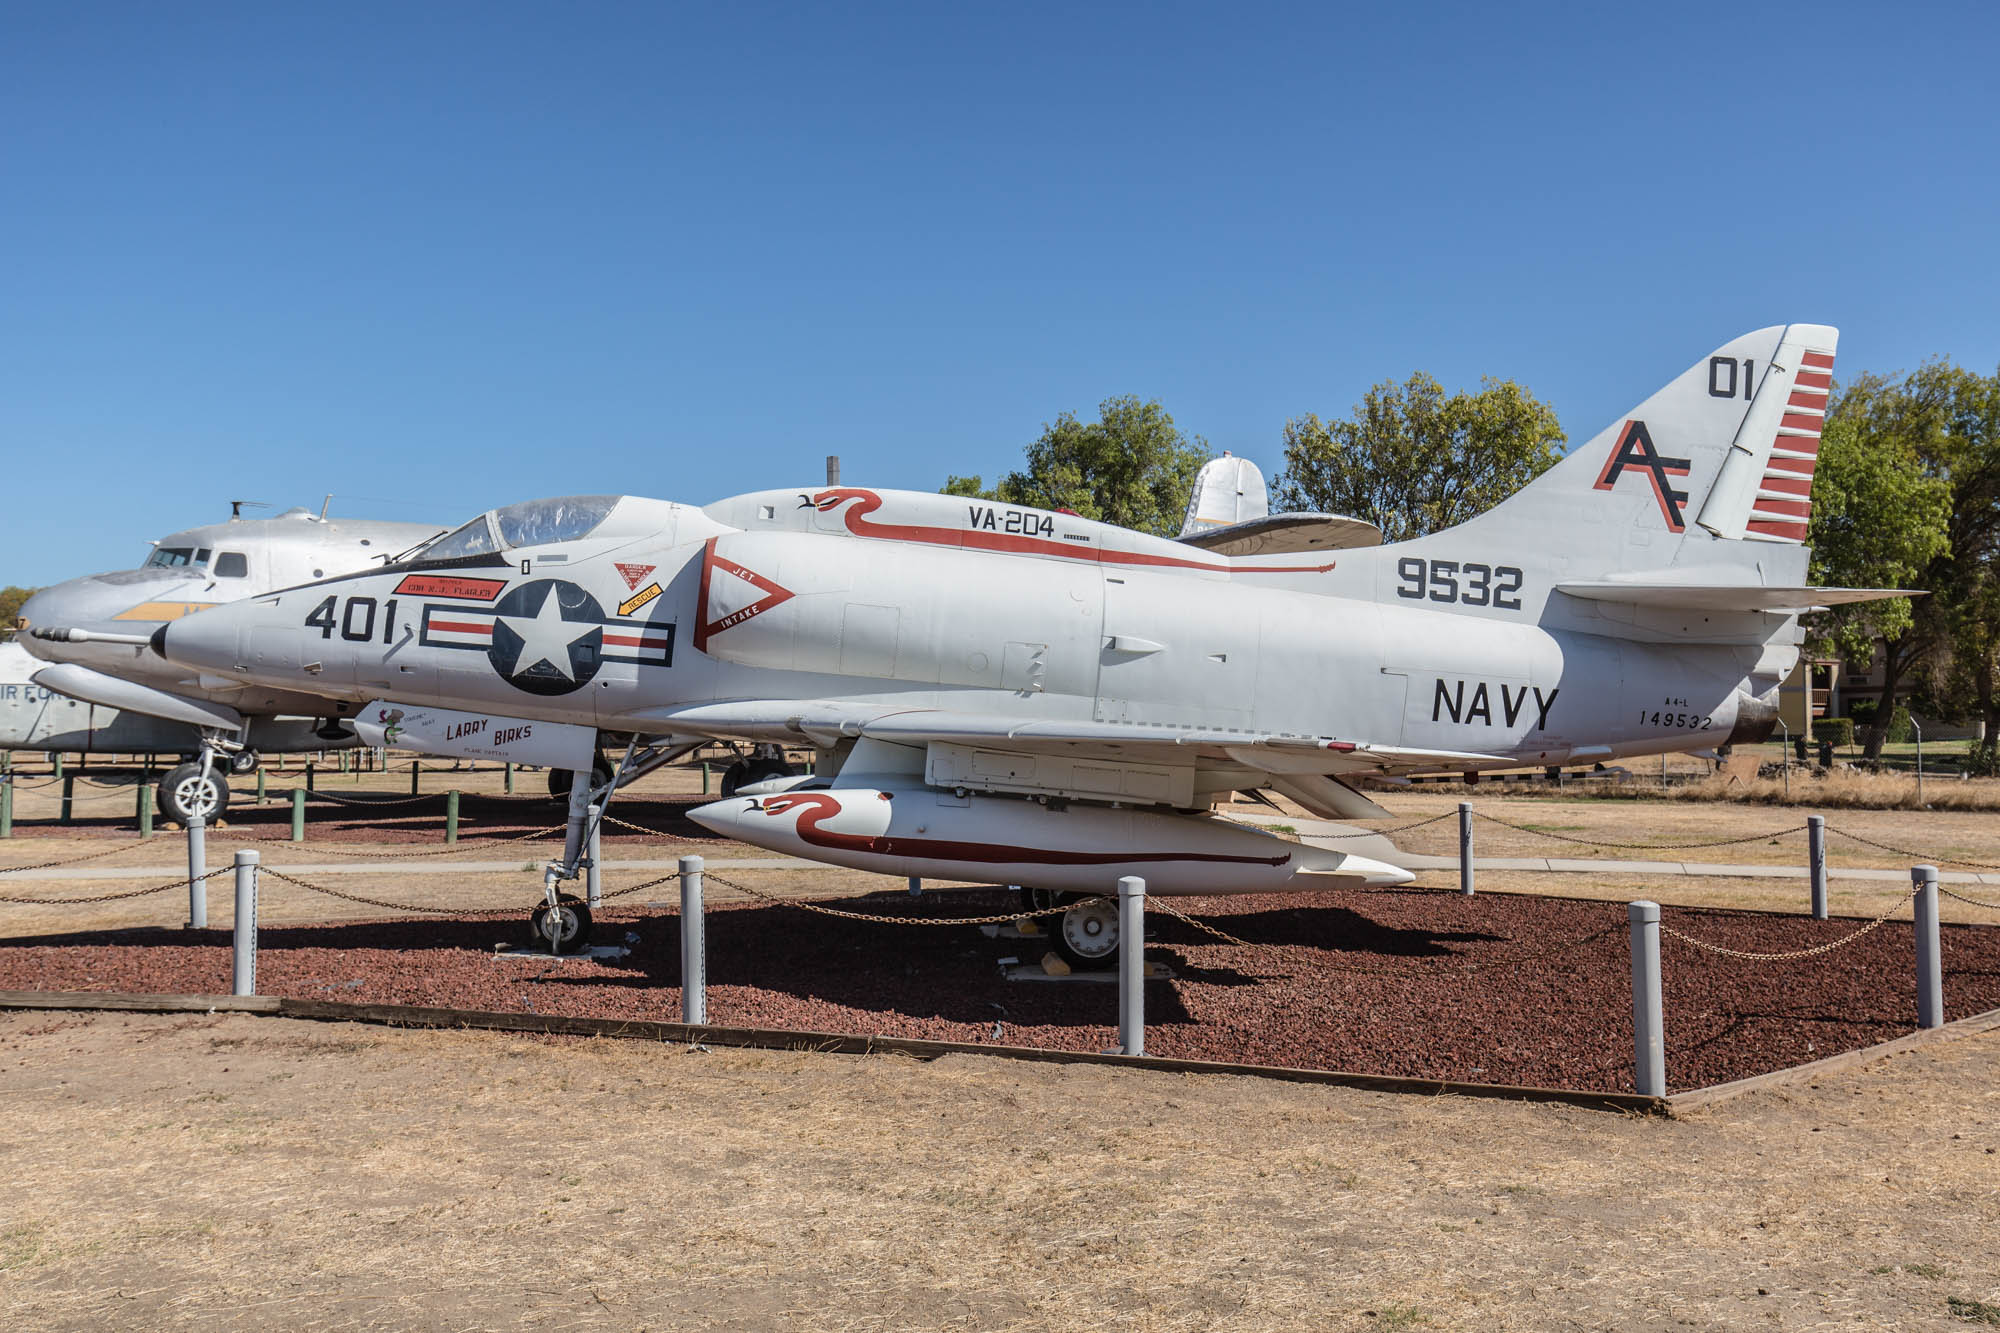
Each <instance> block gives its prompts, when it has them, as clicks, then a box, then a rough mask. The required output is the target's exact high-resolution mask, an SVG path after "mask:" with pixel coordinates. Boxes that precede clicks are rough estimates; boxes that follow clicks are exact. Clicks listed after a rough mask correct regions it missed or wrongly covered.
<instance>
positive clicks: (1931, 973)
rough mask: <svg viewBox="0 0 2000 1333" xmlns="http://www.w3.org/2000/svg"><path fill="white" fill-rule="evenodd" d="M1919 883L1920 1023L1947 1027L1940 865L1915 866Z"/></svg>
mask: <svg viewBox="0 0 2000 1333" xmlns="http://www.w3.org/2000/svg"><path fill="white" fill-rule="evenodd" d="M1910 879H1911V880H1912V881H1913V882H1914V883H1915V884H1916V886H1917V901H1916V904H1915V910H1914V912H1913V916H1914V917H1915V921H1916V927H1917V1026H1918V1027H1920V1028H1941V1027H1943V1026H1944V960H1943V955H1942V953H1941V952H1940V946H1939V941H1938V872H1937V867H1936V866H1912V867H1911V868H1910Z"/></svg>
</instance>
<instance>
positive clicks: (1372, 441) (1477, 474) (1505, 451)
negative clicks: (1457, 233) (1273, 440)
mask: <svg viewBox="0 0 2000 1333" xmlns="http://www.w3.org/2000/svg"><path fill="white" fill-rule="evenodd" d="M1563 439H1564V437H1563V432H1562V426H1561V425H1560V423H1558V422H1557V420H1556V414H1555V411H1554V410H1553V409H1552V408H1550V407H1549V406H1548V405H1547V404H1545V403H1541V402H1538V401H1537V400H1536V399H1535V398H1534V396H1533V395H1531V394H1530V393H1529V392H1528V391H1527V390H1526V389H1523V388H1522V387H1521V386H1520V385H1518V384H1516V383H1515V382H1514V381H1512V380H1495V379H1491V378H1488V379H1485V380H1482V381H1481V388H1480V391H1479V392H1478V393H1465V392H1462V391H1461V392H1459V393H1454V394H1451V395H1448V396H1447V395H1446V393H1445V391H1444V388H1443V386H1442V385H1440V384H1439V383H1438V382H1437V381H1436V380H1435V379H1432V378H1431V377H1430V376H1429V375H1427V374H1425V373H1424V372H1422V371H1418V372H1417V373H1416V374H1414V375H1411V376H1410V378H1409V379H1408V380H1406V381H1405V382H1403V383H1402V384H1397V383H1396V382H1395V381H1393V380H1384V381H1383V382H1382V383H1380V384H1377V385H1376V386H1375V387H1374V388H1372V389H1370V390H1369V391H1368V393H1367V396H1366V397H1364V398H1363V399H1362V401H1361V404H1360V406H1358V407H1356V408H1355V409H1354V415H1353V420H1351V421H1325V422H1322V421H1321V420H1320V419H1319V418H1318V417H1317V416H1314V415H1312V414H1311V413H1308V414H1306V415H1305V416H1303V417H1296V418H1294V419H1292V420H1290V421H1287V422H1286V423H1285V464H1284V470H1283V471H1282V472H1280V473H1279V474H1278V478H1277V480H1276V482H1275V483H1274V484H1273V486H1272V504H1273V507H1274V508H1279V509H1287V510H1317V511H1323V512H1326V513H1334V514H1346V515H1349V516H1351V517H1353V518H1361V519H1366V520H1368V521H1369V522H1370V523H1373V524H1375V525H1376V526H1377V527H1379V528H1381V529H1382V538H1383V540H1384V541H1391V542H1397V541H1406V540H1408V539H1409V538H1411V537H1421V536H1423V535H1424V534H1426V533H1430V532H1436V531H1438V530H1439V529H1441V528H1448V527H1452V526H1453V525H1455V524H1458V523H1463V522H1465V520H1467V519H1469V518H1472V517H1474V516H1475V515H1477V514H1481V513H1484V512H1485V511H1486V510H1488V509H1491V508H1492V507H1493V506H1494V505H1496V504H1498V503H1499V502H1500V501H1502V500H1504V499H1506V498H1507V497H1508V496H1509V495H1512V494H1513V493H1514V492H1515V491H1517V490H1519V489H1520V488H1521V487H1523V486H1525V485H1527V484H1528V483H1529V482H1530V481H1533V480H1534V479H1535V478H1536V477H1538V476H1540V475H1541V474H1542V473H1543V472H1544V471H1546V470H1547V469H1548V468H1549V467H1550V466H1552V465H1553V464H1554V463H1555V461H1556V460H1557V459H1558V458H1560V457H1561V452H1560V449H1559V446H1560V445H1561V444H1562V443H1563Z"/></svg>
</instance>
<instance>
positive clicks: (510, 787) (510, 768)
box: [506, 763, 514, 796]
mask: <svg viewBox="0 0 2000 1333" xmlns="http://www.w3.org/2000/svg"><path fill="white" fill-rule="evenodd" d="M506 773H507V794H508V795H509V796H512V795H513V794H514V765H513V764H512V763H509V764H508V765H507V766H506Z"/></svg>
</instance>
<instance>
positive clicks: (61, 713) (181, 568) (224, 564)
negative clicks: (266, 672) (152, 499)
mask: <svg viewBox="0 0 2000 1333" xmlns="http://www.w3.org/2000/svg"><path fill="white" fill-rule="evenodd" d="M238 503H239V504H240V503H242V502H238ZM441 531H442V529H440V528H439V527H438V526H437V525H435V524H428V523H387V522H374V521H369V520H356V519H344V518H343V519H328V518H327V517H326V515H325V512H324V510H322V512H321V513H320V514H318V515H314V514H312V513H311V512H309V511H307V510H305V509H291V510H287V511H286V512H285V513H283V514H279V515H277V516H276V517H274V518H249V519H246V518H241V517H232V518H231V519H229V521H228V522H226V523H211V524H206V525H204V526H201V527H195V528H187V529H185V530H183V531H180V532H176V533H172V534H170V535H168V536H166V537H162V538H161V539H160V540H158V541H156V542H154V543H153V544H152V549H151V550H150V551H149V552H148V553H147V555H146V559H145V560H144V561H143V562H142V563H141V564H140V565H139V567H138V568H136V569H121V570H114V571H112V572H110V573H107V574H92V575H89V576H87V577H84V578H78V579H71V580H69V581H68V582H66V583H59V584H57V585H55V586H54V587H51V588H44V589H42V590H41V591H40V592H37V593H36V594H35V595H34V596H33V597H30V598H29V599H28V601H27V602H26V604H25V605H23V606H22V607H21V614H20V620H19V622H18V623H19V626H20V628H21V630H22V631H23V633H22V634H21V636H20V638H19V640H18V641H17V644H16V645H5V646H0V749H31V750H73V751H80V752H86V753H118V754H130V753H144V752H155V751H164V752H167V753H178V754H182V755H186V756H187V757H188V759H189V762H186V763H183V764H181V765H180V766H179V767H178V768H175V769H174V770H173V771H172V772H171V773H169V774H168V775H167V778H166V780H165V781H164V782H162V783H161V784H160V786H159V796H158V802H159V808H160V813H161V814H162V815H164V816H166V817H167V818H169V819H173V820H177V821H179V822H181V823H186V822H187V821H188V820H189V819H190V818H191V817H192V816H193V815H194V814H195V813H197V812H199V813H200V814H201V815H202V816H203V818H205V819H213V818H215V817H216V816H217V815H218V814H219V813H220V812H221V810H222V809H223V808H224V807H225V806H226V804H227V802H228V799H229V787H228V783H227V781H226V779H225V777H224V776H223V774H222V773H221V772H220V771H219V768H220V765H219V764H218V763H216V762H214V756H216V755H218V754H220V755H225V756H227V758H228V761H229V764H230V767H231V768H232V769H233V770H234V771H236V772H238V773H247V772H251V771H253V770H254V769H255V768H256V766H257V756H258V753H259V752H260V751H268V752H270V753H273V754H283V753H293V752H298V751H307V750H336V749H341V748H343V747H346V746H352V745H355V744H357V741H356V739H355V735H354V732H353V730H352V729H351V728H350V727H348V726H346V725H343V724H342V723H341V721H340V719H341V718H343V717H345V716H347V715H350V714H352V713H353V711H354V708H353V706H352V705H350V704H345V703H342V702H339V701H337V700H329V699H327V698H326V697H324V696H323V695H320V694H317V693H315V692H313V691H311V690H307V689H293V688H288V687H286V686H284V685H269V684H262V685H260V684H253V683H246V682H245V681H242V680H238V679H232V678H228V677H223V676H213V675H211V676H202V675H190V673H189V672H187V671H185V670H183V669H181V668H179V667H176V666H174V665H172V664H171V663H168V662H164V661H162V660H161V659H160V658H159V656H158V655H157V654H155V653H152V652H149V651H147V645H148V644H149V643H150V642H151V639H152V635H153V632H154V631H155V630H156V629H158V628H159V626H161V625H162V624H165V623H166V622H168V621H172V620H177V619H179V618H180V617H182V616H186V615H192V614H193V613H195V612H197V611H201V610H204V609H206V608H208V607H212V606H217V605H220V604H223V603H226V602H232V601H235V600H237V599H238V598H242V597H250V596H254V595H256V594H259V593H267V592H270V591H271V590H272V589H274V588H286V587H291V586H293V585H295V584H300V583H305V582H308V581H311V580H316V579H324V578H327V577H329V576H335V575H341V574H349V573H353V572H354V571H356V570H360V569H366V568H370V567H374V568H380V567H381V566H382V564H383V563H384V562H385V561H388V560H393V559H395V558H396V557H397V556H399V555H401V554H404V553H406V552H408V551H409V550H411V549H412V548H413V547H416V546H418V545H420V544H422V543H423V542H426V541H429V540H430V539H431V538H433V537H435V536H437V535H438V534H439V533H440V532H441ZM30 654H32V659H34V660H31V658H30Z"/></svg>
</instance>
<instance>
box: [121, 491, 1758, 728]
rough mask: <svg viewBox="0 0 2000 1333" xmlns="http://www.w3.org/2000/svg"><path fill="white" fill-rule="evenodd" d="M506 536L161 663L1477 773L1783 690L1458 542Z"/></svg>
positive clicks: (282, 604)
mask: <svg viewBox="0 0 2000 1333" xmlns="http://www.w3.org/2000/svg"><path fill="white" fill-rule="evenodd" d="M502 512H504V511H502ZM493 534H494V535H492V536H490V537H487V538H486V539H485V540H484V541H483V542H482V541H474V542H473V543H472V545H482V544H483V545H486V546H490V547H493V548H494V549H489V550H479V551H474V552H472V553H471V554H467V555H452V556H448V557H447V558H444V559H426V558H424V557H423V556H420V557H419V558H418V559H416V560H414V561H411V562H407V563H405V564H402V565H398V566H393V567H390V568H388V569H385V570H383V571H380V572H375V571H369V572H363V573H357V574H352V575H349V576H347V577H344V578H339V579H329V580H325V581H321V582H316V583H310V584H306V585H303V586H300V587H296V588H291V589H286V590H283V591H280V592H277V593H273V594H270V595H266V596H260V597H256V598H254V599H251V600H248V601H245V602H243V603H241V604H240V605H237V606H232V607H224V608H219V609H216V610H210V611H204V612H202V613H200V614H198V615H194V616H191V617H187V618H185V619H181V620H176V621H174V622H173V623H172V624H171V625H170V627H169V628H168V629H167V631H166V632H165V633H164V634H163V635H162V636H159V637H158V638H157V639H156V645H157V646H158V647H159V648H160V650H161V651H162V652H163V653H164V654H165V655H166V657H167V658H168V659H170V660H171V661H172V662H173V663H175V664H177V666H178V667H179V668H181V669H183V670H185V669H189V668H192V669H195V670H198V671H201V672H209V673H214V674H216V675H218V676H226V677H228V678H231V679H234V680H238V681H244V682H249V683H252V684H254V685H257V686H260V687H264V688H267V689H272V690H287V689H290V690H300V689H309V690H310V691H311V692H312V693H313V694H315V695H321V696H325V697H328V698H333V699H338V700H343V701H346V702H348V703H349V704H359V703H363V702H366V701H369V700H376V699H386V700H396V701H408V702H413V703H424V704H437V705H444V706H453V707H462V708H475V709H483V710H488V711H491V712H493V713H496V714H501V715H509V716H521V717H536V718H547V719H550V720H556V721H564V722H575V723H581V724H586V725H591V726H595V727H597V728H599V729H601V730H604V731H615V732H637V733H647V734H658V733H665V732H671V731H673V730H674V714H675V713H676V712H678V711H681V710H685V709H690V708H695V707H699V706H701V705H704V704H715V703H726V702H729V701H735V700H764V699H795V700H815V699H829V700H841V701H847V702H850V703H862V704H866V703H871V702H872V703H877V704H891V705H898V706H903V707H908V708H912V709H923V708H936V709H947V710H957V711H976V712H979V713H983V714H997V715H1002V716H1007V717H1014V718H1019V719H1020V720H1022V721H1023V722H1032V721H1046V720H1059V721H1070V722H1082V721H1094V722H1105V723H1124V724H1132V725H1137V726H1141V727H1145V728H1149V729H1154V728H1157V729H1160V730H1161V731H1163V732H1171V731H1173V730H1175V729H1203V730H1207V731H1214V730H1217V729H1223V730H1227V729H1237V730H1241V731H1244V732H1281V733H1288V734H1296V735H1300V736H1306V737H1324V738H1331V739H1335V740H1339V741H1345V742H1355V743H1360V744H1366V745H1374V746H1381V747H1403V748H1406V749H1411V750H1418V751H1436V752H1449V753H1453V754H1460V755H1464V756H1467V760H1466V762H1463V763H1461V764H1459V765H1457V766H1460V767H1466V768H1478V767H1496V766H1502V765H1509V764H1513V765H1518V764H1537V765H1539V764H1556V763H1564V762H1574V761H1580V760H1598V759H1610V758H1614V757H1618V756H1626V755H1639V754H1655V753H1663V752H1666V751H1672V750H1683V749H1694V748H1700V747H1702V746H1706V745H1712V744H1715V743H1717V742H1720V741H1722V740H1724V739H1726V738H1727V737H1728V736H1729V735H1730V734H1731V732H1732V729H1734V728H1735V726H1736V725H1737V722H1738V715H1739V706H1740V705H1741V703H1742V701H1743V700H1744V699H1745V698H1746V697H1748V696H1747V694H1746V690H1749V692H1751V693H1754V692H1757V690H1756V689H1755V688H1754V687H1753V686H1752V681H1753V677H1757V676H1768V675H1769V674H1770V673H1772V672H1774V671H1777V670H1779V668H1780V664H1778V663H1776V662H1775V661H1774V660H1772V656H1771V653H1770V652H1769V651H1768V650H1765V651H1761V652H1760V651H1758V650H1755V649H1746V648H1744V647H1742V646H1739V645H1737V644H1732V643H1728V642H1706V643H1705V642H1703V640H1704V639H1705V638H1707V639H1714V638H1716V637H1727V631H1728V630H1729V629H1730V628H1731V627H1730V626H1727V625H1717V624H1716V623H1714V622H1715V621H1716V620H1717V619H1719V618H1718V617H1715V616H1707V615H1703V616H1696V615H1694V614H1692V613H1688V612H1681V611H1668V612H1655V613H1651V614H1653V615H1654V616H1655V617H1656V618H1657V620H1658V623H1657V624H1655V625H1650V626H1649V625H1646V624H1635V623H1633V620H1632V618H1631V617H1629V616H1628V617H1627V618H1626V619H1625V620H1623V621H1621V622H1620V623H1619V624H1618V625H1617V627H1616V629H1617V633H1615V634H1611V633H1594V632H1591V630H1590V628H1589V624H1590V620H1591V617H1592V616H1594V615H1595V614H1597V613H1596V612H1595V611H1594V610H1592V609H1591V608H1590V607H1588V606H1584V605H1580V604H1577V605H1572V604H1570V599H1567V598H1561V597H1559V596H1558V595H1557V594H1554V593H1553V591H1552V586H1553V579H1552V577H1551V575H1550V574H1549V572H1548V568H1547V563H1546V561H1545V560H1538V559H1537V558H1536V557H1537V555H1538V554H1540V553H1537V552H1534V551H1526V552H1512V553H1510V552H1503V551H1493V552H1473V551H1467V552H1463V553H1453V554H1456V555H1458V556H1459V557H1460V558H1457V559H1440V558H1438V557H1439V552H1438V549H1437V547H1436V544H1435V540H1433V541H1432V542H1431V543H1429V544H1427V545H1426V547H1425V552H1426V554H1425V557H1424V559H1423V566H1424V567H1423V569H1422V570H1421V571H1419V570H1416V569H1413V568H1412V567H1411V561H1410V558H1409V557H1408V555H1407V554H1406V553H1404V552H1403V549H1402V548H1400V547H1397V546H1387V547H1379V548H1372V549H1366V550H1358V551H1341V552H1336V553H1328V554H1324V555H1319V554H1316V555H1312V556H1306V557H1285V556H1272V557H1255V558H1246V559H1230V558H1227V557H1221V556H1214V555H1210V554H1208V553H1205V552H1202V551H1199V550H1196V549H1193V548H1190V547H1188V546H1185V545H1182V544H1180V543H1176V542H1172V541H1167V540H1164V539H1160V538H1154V537H1150V536H1147V535H1144V534H1139V533H1133V532H1130V531H1127V530H1124V529H1120V528H1115V527H1110V526H1108V525H1104V524H1099V523H1093V522H1090V521H1088V520H1084V519H1080V518H1076V517H1074V516H1071V515H1063V514H1051V513H1048V512H1045V511H1038V510H1027V509H1017V508H1013V507H1009V506H1004V505H993V504H988V503H986V502H983V501H964V500H958V499H954V498H951V497H945V496H933V495H921V494H910V493H898V492H875V491H863V490H833V491H805V492H800V491H771V492H763V493H759V494H753V495H746V496H739V497H736V498H734V499H732V500H728V501H724V502H721V503H719V504H716V505H712V506H709V507H708V508H707V509H700V508H696V507H693V506H688V505H680V504H674V503H671V502H666V501H655V500H643V499H638V498H635V497H624V498H622V499H619V500H618V501H617V503H616V506H615V508H613V509H612V510H610V511H609V517H608V518H605V519H603V520H601V521H600V522H598V523H597V525H596V526H595V527H593V528H592V529H590V530H588V531H583V532H580V533H577V534H575V535H570V534H566V533H564V532H562V531H560V529H549V530H547V531H545V532H543V533H539V534H538V533H534V532H528V533H527V534H526V535H529V536H545V537H546V538H547V539H546V540H531V541H527V542H523V543H519V544H509V543H508V542H506V540H505V539H504V537H503V536H501V535H499V530H498V526H497V524H496V525H495V527H494V529H493ZM453 536H454V537H457V536H458V534H453ZM451 540H452V539H451V538H447V539H446V541H451ZM1446 567H1449V573H1448V574H1446V573H1445V572H1444V571H1445V568H1446ZM1637 614H1638V615H1639V616H1641V617H1643V616H1645V615H1646V614H1647V613H1645V612H1643V611H1641V612H1639V613H1637ZM1697 621H1698V622H1700V623H1696V622H1697ZM1649 639H1650V640H1651V641H1647V640H1649ZM1778 655H1779V656H1782V655H1783V653H1782V651H1781V652H1780V653H1779V654H1778ZM1782 665H1783V666H1785V667H1788V666H1789V663H1788V662H1786V663H1784V664H1782Z"/></svg>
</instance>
